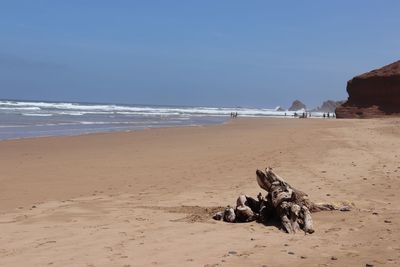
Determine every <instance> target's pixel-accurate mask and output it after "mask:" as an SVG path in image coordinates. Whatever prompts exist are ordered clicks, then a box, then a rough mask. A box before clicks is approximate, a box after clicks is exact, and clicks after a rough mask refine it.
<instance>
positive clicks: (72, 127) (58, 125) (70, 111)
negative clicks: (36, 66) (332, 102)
mask: <svg viewBox="0 0 400 267" xmlns="http://www.w3.org/2000/svg"><path fill="white" fill-rule="evenodd" d="M232 112H233V113H236V112H237V113H238V115H239V116H240V117H281V116H285V115H286V116H287V117H290V116H292V115H293V112H289V111H276V110H275V109H257V108H239V107H238V108H216V107H182V106H155V105H117V104H91V103H68V102H36V101H11V100H0V140H7V139H18V138H28V137H41V136H56V135H79V134H86V133H96V132H112V131H127V130H140V129H145V128H154V127H174V126H196V125H207V124H220V123H223V122H225V121H227V120H228V119H229V118H230V114H231V113H232Z"/></svg>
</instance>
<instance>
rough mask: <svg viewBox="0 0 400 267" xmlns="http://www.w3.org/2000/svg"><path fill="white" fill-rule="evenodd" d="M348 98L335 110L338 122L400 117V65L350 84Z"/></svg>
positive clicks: (386, 67)
mask: <svg viewBox="0 0 400 267" xmlns="http://www.w3.org/2000/svg"><path fill="white" fill-rule="evenodd" d="M347 93H348V94H349V98H348V100H347V102H346V103H344V104H343V105H341V106H340V107H338V108H337V109H336V116H337V118H374V117H382V116H387V115H398V116H399V115H400V61H396V62H394V63H392V64H389V65H387V66H384V67H382V68H380V69H376V70H373V71H370V72H367V73H364V74H362V75H359V76H356V77H354V78H353V79H351V80H350V81H348V82H347Z"/></svg>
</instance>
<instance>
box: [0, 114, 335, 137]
mask: <svg viewBox="0 0 400 267" xmlns="http://www.w3.org/2000/svg"><path fill="white" fill-rule="evenodd" d="M238 119H240V120H243V119H244V120H246V119H249V120H255V119H261V120H270V119H284V120H287V119H299V118H296V117H293V116H287V117H282V116H268V117H257V116H254V117H240V118H238ZM307 119H318V120H333V119H334V118H331V119H328V118H327V119H324V118H320V117H311V118H307ZM234 120H237V119H232V118H226V119H225V120H224V121H222V122H220V123H206V124H193V125H190V124H188V125H163V126H155V127H151V126H146V127H142V128H137V129H133V128H132V129H124V130H118V129H114V130H104V131H94V132H82V133H76V134H54V135H43V136H27V137H16V138H9V139H0V142H4V141H14V140H26V139H36V138H51V137H74V136H81V135H83V136H85V135H92V134H93V135H96V134H106V133H110V134H112V133H123V132H127V133H129V132H136V131H145V130H151V129H163V128H185V127H208V126H213V125H224V124H227V123H231V122H232V121H234Z"/></svg>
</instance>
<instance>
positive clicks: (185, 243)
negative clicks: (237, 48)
mask: <svg viewBox="0 0 400 267" xmlns="http://www.w3.org/2000/svg"><path fill="white" fill-rule="evenodd" d="M399 134H400V120H399V119H383V120H382V119H375V120H287V119H272V118H267V119H265V118H254V119H252V118H251V119H250V118H238V119H237V120H231V121H229V122H227V123H225V124H218V125H207V126H198V127H171V128H152V129H148V130H144V131H131V132H113V133H94V134H88V135H79V136H56V137H45V138H29V139H20V140H7V141H0V150H1V151H2V153H1V154H0V168H1V169H2V174H1V176H0V200H1V201H0V224H1V226H2V233H3V234H2V238H1V239H0V247H2V249H1V250H0V265H5V266H21V265H24V263H26V260H27V259H30V264H31V265H32V266H43V265H48V264H50V263H51V265H52V266H68V265H74V266H87V265H93V266H123V265H129V264H137V265H140V266H152V265H162V266H179V265H196V266H205V265H207V264H208V265H211V266H212V265H213V264H214V265H215V264H218V265H222V266H224V265H226V266H243V265H244V264H250V265H255V266H262V265H263V264H267V265H271V266H285V265H288V264H291V265H294V266H317V265H318V264H332V260H331V257H332V256H335V257H337V258H338V260H337V261H335V263H336V264H338V265H340V266H350V265H354V264H358V265H359V264H360V263H361V264H364V265H365V263H373V264H376V265H384V264H393V263H399V262H400V247H399V246H396V245H394V244H398V243H399V241H400V235H399V233H400V226H399V225H400V216H399V214H400V210H399V208H398V205H397V203H398V198H397V192H398V190H400V169H398V167H399V166H398V159H399V158H398V157H400V155H398V151H400V144H399V143H398V142H397V141H398V136H399ZM267 166H271V167H273V168H274V169H275V170H276V171H277V173H279V174H280V175H281V176H282V177H285V179H286V180H287V181H288V182H289V183H290V184H291V185H293V186H295V187H297V188H299V189H300V190H302V191H304V192H306V193H308V194H309V196H310V198H311V200H313V201H315V202H331V203H337V202H338V203H340V202H346V203H350V204H351V205H352V207H353V209H352V211H351V212H336V211H335V212H320V213H316V214H315V215H313V219H314V224H315V229H316V232H315V233H314V234H312V235H304V234H296V235H287V234H285V233H283V232H281V231H280V230H279V229H277V228H276V227H274V226H264V225H261V224H258V223H255V222H252V223H245V224H226V223H223V222H215V221H213V220H212V219H211V218H210V216H209V214H208V213H209V212H210V210H212V209H214V208H215V207H220V206H226V205H228V204H230V205H232V204H233V203H234V201H235V199H236V197H237V196H238V195H239V194H242V193H245V194H249V195H251V196H256V195H257V193H258V192H260V191H261V189H260V188H259V187H258V185H257V183H256V180H255V170H256V169H257V168H259V169H260V168H261V169H262V168H265V167H267ZM375 213H376V215H375ZM385 220H386V221H390V223H385V222H384V221H385ZM21 240H22V241H21ZM284 244H288V246H286V245H284ZM230 251H234V252H235V253H231V254H230V253H229V252H230ZM155 252H157V253H155ZM266 252H268V253H266ZM288 252H293V253H294V254H289V253H288ZM372 252H373V253H372ZM99 255H100V256H99ZM271 255H274V257H272V256H271ZM301 256H303V257H305V258H301ZM389 259H391V260H389Z"/></svg>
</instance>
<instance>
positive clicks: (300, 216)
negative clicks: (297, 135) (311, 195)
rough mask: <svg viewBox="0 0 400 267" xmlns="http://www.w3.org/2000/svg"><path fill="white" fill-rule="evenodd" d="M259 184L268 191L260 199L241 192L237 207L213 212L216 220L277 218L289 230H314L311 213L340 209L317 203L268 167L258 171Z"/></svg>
mask: <svg viewBox="0 0 400 267" xmlns="http://www.w3.org/2000/svg"><path fill="white" fill-rule="evenodd" d="M256 175H257V183H258V185H259V186H260V187H261V188H262V189H264V190H265V191H267V194H266V196H265V197H264V196H263V195H262V194H261V193H259V194H258V196H257V200H256V199H254V198H251V197H249V196H246V195H241V196H239V198H238V199H237V201H236V208H235V209H233V208H231V207H230V206H228V207H227V208H226V209H225V211H223V212H219V213H217V214H216V215H214V219H217V220H220V219H223V220H224V221H227V222H249V221H254V220H258V221H259V222H261V223H268V222H269V221H271V220H273V219H278V220H279V222H280V224H281V226H282V229H283V230H284V231H285V232H287V233H295V232H297V231H299V230H302V231H304V232H305V233H309V234H311V233H313V232H314V227H313V221H312V218H311V212H317V211H322V210H334V209H337V208H335V207H334V206H333V205H330V204H316V203H314V202H312V201H310V200H309V199H308V196H307V194H306V193H304V192H302V191H300V190H298V189H296V188H294V187H292V186H291V185H290V184H288V183H287V182H286V181H285V180H284V179H283V178H281V177H279V176H278V175H277V174H276V173H274V172H273V171H272V169H271V168H267V169H266V170H265V172H263V171H260V170H257V171H256Z"/></svg>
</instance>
